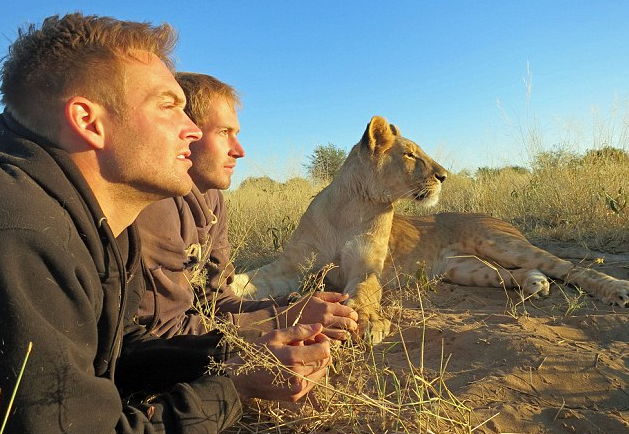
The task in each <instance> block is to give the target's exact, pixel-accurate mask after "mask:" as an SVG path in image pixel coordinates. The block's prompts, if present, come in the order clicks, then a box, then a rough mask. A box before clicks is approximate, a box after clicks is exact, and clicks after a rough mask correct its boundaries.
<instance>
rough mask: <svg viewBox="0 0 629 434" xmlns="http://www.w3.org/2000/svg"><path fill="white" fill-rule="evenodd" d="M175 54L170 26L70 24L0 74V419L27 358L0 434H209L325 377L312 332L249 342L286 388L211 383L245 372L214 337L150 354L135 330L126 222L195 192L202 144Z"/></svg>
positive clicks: (150, 344) (322, 342)
mask: <svg viewBox="0 0 629 434" xmlns="http://www.w3.org/2000/svg"><path fill="white" fill-rule="evenodd" d="M175 39H176V38H175V34H174V32H173V30H172V29H171V28H170V27H169V26H167V25H161V26H157V27H154V26H151V25H149V24H142V23H133V22H127V21H119V20H115V19H113V18H108V17H97V16H83V15H82V14H79V13H75V14H68V15H65V16H63V17H59V16H53V17H49V18H47V19H46V20H44V22H43V23H42V25H41V26H40V27H37V26H30V27H29V28H28V29H26V30H25V31H21V32H20V33H19V35H18V38H17V40H16V41H15V43H14V44H13V45H12V46H11V47H10V49H9V54H8V56H7V57H6V58H5V61H4V64H3V67H2V86H1V87H0V90H1V92H2V99H3V103H4V104H5V111H4V113H3V114H2V115H1V116H0V184H1V185H2V188H1V189H0V203H1V204H2V211H1V212H0V300H1V302H0V390H1V391H2V399H1V400H0V406H1V407H0V410H1V411H0V414H5V411H7V409H6V405H7V402H8V400H7V399H5V398H6V397H8V396H9V395H10V391H12V390H13V389H14V388H15V387H16V384H17V382H18V373H19V372H20V367H21V366H22V364H23V363H24V359H25V355H26V351H27V348H28V347H29V343H32V352H31V353H30V356H29V358H28V360H27V363H26V365H25V370H24V374H23V377H22V379H21V383H20V384H19V388H18V389H17V395H16V398H15V402H14V404H13V408H12V410H11V412H10V413H9V414H8V425H7V426H6V431H5V432H10V433H28V434H38V433H46V434H51V433H53V434H54V433H59V434H61V433H64V434H71V433H77V434H85V433H89V434H98V433H103V434H104V433H107V434H110V433H112V432H117V433H146V432H151V433H193V432H194V433H198V432H207V433H215V432H219V431H222V430H223V429H225V428H226V427H228V426H229V425H230V424H232V423H233V422H235V421H236V420H237V419H238V417H239V416H240V413H241V403H240V399H247V398H250V397H261V398H266V399H269V398H273V399H284V400H295V399H298V398H300V397H301V396H303V395H304V394H306V393H307V392H308V391H309V390H310V389H311V388H312V386H313V384H314V383H316V382H317V381H318V380H319V379H320V378H322V377H323V376H324V375H325V373H326V367H327V365H328V364H329V362H330V348H329V345H330V344H329V341H328V340H327V338H326V337H325V336H324V335H322V334H321V331H322V326H321V325H320V324H314V325H310V326H299V327H293V328H288V329H283V330H277V331H275V332H273V333H272V334H268V335H266V336H264V337H262V338H258V340H254V342H255V343H256V344H257V345H259V346H260V349H262V348H265V349H266V350H268V351H270V352H271V353H272V354H273V355H274V356H276V357H277V358H278V360H279V361H280V363H284V364H289V362H295V361H297V362H298V363H296V366H293V367H292V369H293V372H292V373H289V374H288V377H289V378H288V381H289V382H290V386H289V385H287V384H277V383H276V382H274V381H275V377H274V376H273V375H271V374H269V373H268V372H252V373H250V374H248V375H247V374H243V375H238V376H235V377H234V379H231V378H228V377H226V376H222V375H217V374H218V373H217V372H210V373H209V374H208V373H207V372H206V371H207V365H208V361H209V360H210V359H213V360H215V361H217V362H225V363H226V366H227V370H228V372H235V370H234V367H236V366H237V365H238V364H240V363H242V362H243V360H242V359H241V358H240V357H239V356H238V354H237V353H236V351H235V350H234V349H233V348H231V347H230V346H229V345H227V344H225V345H222V344H219V342H220V341H221V336H220V334H219V333H217V332H214V333H208V334H206V335H204V336H180V337H178V338H174V339H159V338H156V337H154V336H152V335H150V334H149V333H147V331H146V329H145V328H144V327H141V326H138V325H136V324H133V322H132V321H131V320H130V318H131V317H132V316H133V315H134V314H135V312H136V311H137V308H138V305H139V300H140V298H141V296H142V293H143V290H144V286H143V282H144V281H143V274H144V272H145V270H144V269H143V267H142V266H141V263H142V261H141V255H140V246H139V237H138V235H137V231H136V229H135V226H133V225H132V222H133V221H134V220H135V218H136V217H137V215H138V214H139V213H140V211H142V209H143V208H145V207H146V206H147V205H149V204H151V203H153V202H155V201H157V200H160V199H163V198H166V197H171V196H177V195H184V194H186V193H187V192H188V191H190V188H191V186H192V179H191V178H190V175H189V174H188V170H189V169H190V167H191V164H192V162H191V160H190V158H189V157H190V150H189V146H190V143H192V142H197V141H199V140H200V139H201V137H202V131H201V130H200V129H199V128H198V127H197V126H196V125H195V124H194V123H193V122H192V121H191V120H190V119H189V118H188V116H187V115H186V114H185V112H184V107H185V103H186V97H185V94H184V93H183V91H182V89H181V87H180V86H179V84H178V83H177V81H176V80H175V78H174V77H173V75H172V72H171V65H172V62H171V61H170V57H169V56H170V52H171V50H172V48H173V46H174V41H175ZM295 343H297V344H301V343H303V344H305V345H304V346H293V344H295ZM147 354H151V355H152V356H153V360H155V362H154V363H153V364H151V365H148V366H147V365H146V364H145V363H144V362H145V356H146V355H147ZM293 364H295V363H293ZM250 384H256V385H257V386H258V387H257V388H256V389H255V390H252V389H251V387H250ZM120 390H122V391H123V392H122V393H123V394H124V395H125V396H126V395H128V396H126V397H125V398H124V399H123V398H122V397H121V392H120ZM138 397H144V398H148V397H150V399H147V400H140V399H138Z"/></svg>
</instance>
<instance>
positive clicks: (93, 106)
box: [65, 96, 105, 149]
mask: <svg viewBox="0 0 629 434" xmlns="http://www.w3.org/2000/svg"><path fill="white" fill-rule="evenodd" d="M104 114H105V109H104V108H103V106H101V105H100V104H97V103H94V102H92V101H90V100H89V99H87V98H84V97H81V96H74V97H72V98H70V99H69V100H68V101H66V104H65V120H66V122H67V123H68V126H69V127H70V130H71V131H72V133H74V134H75V135H77V136H78V138H80V139H82V140H83V141H84V142H85V143H87V144H88V146H89V147H91V148H92V149H102V148H103V147H104V146H105V128H104V124H103V115H104Z"/></svg>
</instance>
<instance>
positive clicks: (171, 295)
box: [137, 72, 357, 340]
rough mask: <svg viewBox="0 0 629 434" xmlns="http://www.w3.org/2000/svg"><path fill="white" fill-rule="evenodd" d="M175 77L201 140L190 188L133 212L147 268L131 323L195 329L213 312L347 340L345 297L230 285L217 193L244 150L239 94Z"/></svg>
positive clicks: (163, 331)
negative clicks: (266, 294)
mask: <svg viewBox="0 0 629 434" xmlns="http://www.w3.org/2000/svg"><path fill="white" fill-rule="evenodd" d="M176 78H177V81H178V82H179V84H180V85H181V87H182V89H183V91H184V93H185V94H186V99H187V103H186V109H185V110H186V113H187V114H188V115H189V116H190V119H192V120H193V121H194V122H195V123H196V124H197V125H198V126H199V127H200V128H201V130H202V131H203V137H202V138H201V140H199V141H197V142H194V143H192V144H191V145H190V150H191V151H192V155H191V156H190V159H191V160H192V161H193V163H194V164H193V165H192V168H191V169H190V172H189V173H190V176H191V177H192V180H193V182H194V186H193V187H192V191H191V192H190V193H189V194H187V195H185V196H179V197H174V198H169V199H164V200H161V201H159V202H157V203H155V204H153V205H151V206H149V207H147V208H146V209H145V210H144V211H143V212H142V213H141V214H140V216H139V217H138V220H137V223H138V228H139V231H140V236H141V238H142V254H143V256H144V258H145V260H146V262H147V265H148V267H149V269H150V270H151V278H150V279H148V281H147V288H148V291H147V292H146V294H145V295H144V298H143V300H142V303H141V304H140V310H139V312H138V318H139V321H140V322H141V323H142V324H146V325H147V326H148V327H149V329H150V330H151V331H152V332H153V333H156V334H158V335H160V336H165V337H170V336H175V335H179V334H203V333H206V332H207V331H208V328H207V327H208V322H209V321H208V320H207V316H211V315H212V314H213V313H218V314H219V315H221V316H222V317H223V318H226V319H227V320H228V321H230V322H231V323H233V324H235V325H236V326H238V327H240V328H241V329H255V330H260V331H262V332H268V331H271V330H273V329H278V328H281V327H286V326H288V325H292V324H294V323H297V322H301V323H305V324H308V323H321V324H323V326H324V333H325V334H326V335H327V336H328V337H330V338H332V339H336V340H345V339H347V337H348V336H349V333H348V332H352V331H355V330H356V328H357V325H356V319H357V314H356V312H355V311H354V310H353V309H352V308H350V307H348V306H344V305H342V304H341V302H342V301H344V300H345V299H346V298H347V296H346V295H342V294H339V293H334V292H318V293H316V294H314V295H313V296H305V297H300V296H299V294H297V293H293V294H291V295H289V296H283V297H278V298H276V299H273V300H259V301H252V300H244V299H242V298H240V297H237V296H236V295H235V294H234V292H233V291H232V290H231V289H230V287H229V285H230V283H231V282H232V280H233V274H234V267H233V266H232V263H231V261H230V256H231V248H230V244H229V241H228V237H227V209H226V207H225V203H224V200H223V195H222V193H221V192H220V191H219V190H222V189H226V188H228V187H229V186H230V184H231V177H232V175H233V173H234V170H235V168H236V162H237V160H238V159H239V158H242V157H244V155H245V151H244V149H243V147H242V146H241V144H240V142H239V140H238V137H237V135H238V133H239V131H240V123H239V121H238V116H237V114H236V111H237V109H238V108H239V107H240V98H239V97H238V94H237V92H236V90H235V89H234V88H233V87H231V86H229V85H228V84H226V83H223V82H222V81H220V80H218V79H216V78H215V77H212V76H210V75H206V74H199V73H193V72H178V73H177V74H176ZM197 276H202V277H203V278H202V279H199V278H197Z"/></svg>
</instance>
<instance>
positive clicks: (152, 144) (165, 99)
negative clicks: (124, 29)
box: [104, 52, 202, 199]
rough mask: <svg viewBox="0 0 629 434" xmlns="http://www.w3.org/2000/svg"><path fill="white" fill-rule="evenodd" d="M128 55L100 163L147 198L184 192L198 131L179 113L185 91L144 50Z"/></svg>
mask: <svg viewBox="0 0 629 434" xmlns="http://www.w3.org/2000/svg"><path fill="white" fill-rule="evenodd" d="M134 55H135V56H136V57H137V59H130V60H128V61H127V63H126V64H125V94H126V95H125V99H126V103H127V105H126V108H125V110H123V112H124V115H123V118H122V119H120V118H115V117H110V119H109V120H110V126H109V128H110V129H109V141H108V144H107V148H108V153H107V156H106V158H105V161H106V162H105V165H106V166H108V167H107V168H109V169H110V170H109V173H110V174H112V173H113V174H114V180H113V181H114V182H122V183H125V184H127V185H129V186H131V187H132V188H133V189H134V190H136V191H140V192H142V193H146V195H147V196H146V197H147V198H150V199H159V198H163V197H169V196H177V195H183V194H186V193H188V192H189V191H190V189H191V188H192V179H191V178H190V175H189V174H188V170H189V169H190V167H191V165H192V162H191V160H190V158H189V157H190V148H189V147H190V143H191V142H193V141H196V140H199V139H200V138H201V136H202V133H201V130H200V129H199V128H198V127H197V126H196V125H195V124H194V123H193V122H192V121H191V120H190V119H189V118H188V116H187V115H186V114H185V113H184V111H183V109H184V107H185V95H184V93H183V90H182V89H181V87H180V86H179V84H178V83H177V81H176V80H175V78H174V77H173V75H172V74H171V73H170V71H169V70H168V68H167V67H166V65H164V63H163V62H162V61H161V60H160V59H159V58H158V57H157V56H154V55H151V54H149V53H146V52H137V53H134ZM112 168H113V171H112V170H111V169H112ZM104 169H106V168H104Z"/></svg>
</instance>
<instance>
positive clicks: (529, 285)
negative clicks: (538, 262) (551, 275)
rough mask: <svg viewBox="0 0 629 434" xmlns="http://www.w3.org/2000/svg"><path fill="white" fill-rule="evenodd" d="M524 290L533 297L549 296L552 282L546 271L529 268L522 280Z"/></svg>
mask: <svg viewBox="0 0 629 434" xmlns="http://www.w3.org/2000/svg"><path fill="white" fill-rule="evenodd" d="M522 289H524V292H525V293H527V294H528V295H530V296H531V297H533V298H539V296H540V295H541V296H547V295H548V294H549V293H550V282H549V281H548V278H547V277H546V275H545V274H544V273H542V272H541V271H539V270H529V271H528V272H527V273H526V277H525V278H524V282H522Z"/></svg>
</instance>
